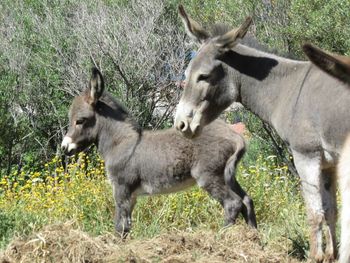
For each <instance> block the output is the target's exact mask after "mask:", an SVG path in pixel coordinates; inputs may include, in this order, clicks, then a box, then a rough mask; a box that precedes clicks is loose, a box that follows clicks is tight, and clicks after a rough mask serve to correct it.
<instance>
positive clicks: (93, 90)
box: [62, 68, 256, 235]
mask: <svg viewBox="0 0 350 263" xmlns="http://www.w3.org/2000/svg"><path fill="white" fill-rule="evenodd" d="M69 119H70V123H69V129H68V132H67V134H66V135H65V137H64V139H63V142H62V149H63V151H64V152H65V153H66V154H67V155H72V154H75V153H77V152H80V151H82V150H84V149H85V148H86V147H88V146H89V145H91V144H93V143H95V144H96V145H97V148H98V151H99V152H100V154H101V155H102V157H103V159H104V161H105V164H106V169H107V174H108V177H109V179H110V181H111V183H112V187H113V194H114V199H115V201H116V216H115V228H116V231H117V232H119V233H121V234H122V235H124V234H126V233H128V232H129V230H130V228H131V213H132V210H133V207H134V205H135V202H136V197H137V196H138V195H152V194H162V193H170V192H175V191H179V190H181V189H183V188H186V187H189V186H192V185H194V184H195V183H197V184H198V185H199V186H200V187H202V188H203V189H205V190H206V191H207V192H208V193H209V194H210V195H211V196H212V197H213V198H215V199H216V200H218V201H219V202H220V204H221V205H222V206H223V208H224V211H225V223H226V224H233V223H234V222H235V220H236V218H237V216H238V214H239V213H242V214H243V216H244V219H245V220H246V222H247V223H248V224H249V225H251V226H252V227H256V219H255V212H254V207H253V202H252V200H251V198H250V197H249V196H248V195H247V194H246V193H245V192H244V190H243V189H242V188H241V186H240V185H239V184H238V182H237V181H236V179H235V171H236V165H237V163H238V161H239V160H240V158H241V157H242V155H243V154H244V149H245V144H244V139H243V138H242V137H241V136H240V135H238V134H237V133H235V132H234V131H233V130H232V128H231V127H230V126H229V125H227V124H226V123H224V122H223V121H215V122H213V123H212V124H211V125H209V126H208V127H207V128H206V129H204V130H203V133H202V134H201V135H200V136H198V137H197V138H196V139H195V140H189V139H187V138H185V137H183V136H182V135H181V134H180V133H179V132H178V131H176V130H175V129H173V128H172V129H167V130H162V131H142V130H141V129H140V128H139V126H138V125H137V124H136V123H135V122H134V121H133V119H132V118H131V117H130V115H129V113H128V112H127V110H126V109H125V108H124V107H123V106H122V104H121V103H119V102H118V101H116V100H115V99H114V98H113V97H112V96H111V95H110V94H108V93H107V92H105V91H104V80H103V77H102V75H101V73H100V72H99V71H98V70H97V69H96V68H94V69H93V70H92V77H91V80H90V82H89V84H88V88H87V89H86V90H85V91H83V92H82V93H81V94H80V95H78V96H76V97H75V98H74V100H73V103H72V105H71V108H70V111H69Z"/></svg>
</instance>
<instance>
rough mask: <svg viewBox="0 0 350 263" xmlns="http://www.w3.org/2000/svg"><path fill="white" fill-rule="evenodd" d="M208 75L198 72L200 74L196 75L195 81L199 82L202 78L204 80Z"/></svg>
mask: <svg viewBox="0 0 350 263" xmlns="http://www.w3.org/2000/svg"><path fill="white" fill-rule="evenodd" d="M209 77H210V75H209V74H200V75H199V76H198V79H197V82H200V81H202V80H204V81H205V80H208V79H209Z"/></svg>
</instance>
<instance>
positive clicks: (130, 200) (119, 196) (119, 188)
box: [113, 183, 136, 237]
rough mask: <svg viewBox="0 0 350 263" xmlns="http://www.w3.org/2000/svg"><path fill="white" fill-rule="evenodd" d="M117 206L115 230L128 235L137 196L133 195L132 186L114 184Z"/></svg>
mask: <svg viewBox="0 0 350 263" xmlns="http://www.w3.org/2000/svg"><path fill="white" fill-rule="evenodd" d="M113 196H114V200H115V202H116V207H115V230H116V232H117V233H119V234H120V235H121V236H122V237H126V236H127V234H128V233H129V231H130V229H131V214H132V210H133V208H134V205H135V203H136V196H135V195H132V193H131V190H130V187H128V186H127V185H124V184H118V183H114V184H113Z"/></svg>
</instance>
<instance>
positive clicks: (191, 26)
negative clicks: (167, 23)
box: [179, 5, 210, 43]
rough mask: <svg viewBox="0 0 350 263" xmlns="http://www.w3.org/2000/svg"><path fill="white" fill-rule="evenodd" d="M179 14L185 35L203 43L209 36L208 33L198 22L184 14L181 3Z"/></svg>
mask: <svg viewBox="0 0 350 263" xmlns="http://www.w3.org/2000/svg"><path fill="white" fill-rule="evenodd" d="M179 15H180V17H181V19H182V22H183V23H184V25H185V29H186V32H187V35H189V36H190V37H191V38H192V39H194V40H195V41H197V42H199V43H203V42H204V41H205V40H207V39H208V38H209V37H210V35H209V33H207V32H206V31H205V30H204V29H203V28H202V26H201V25H200V24H199V23H197V22H196V21H194V20H193V19H192V18H190V17H189V16H188V15H187V14H186V12H185V9H184V7H183V6H182V5H179Z"/></svg>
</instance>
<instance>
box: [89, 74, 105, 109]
mask: <svg viewBox="0 0 350 263" xmlns="http://www.w3.org/2000/svg"><path fill="white" fill-rule="evenodd" d="M104 88H105V85H104V81H103V77H102V74H101V72H100V71H99V70H98V69H97V68H92V72H91V79H90V82H89V90H90V94H89V96H90V104H91V105H95V104H96V103H97V101H98V100H99V99H100V97H101V96H102V94H103V91H104Z"/></svg>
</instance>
